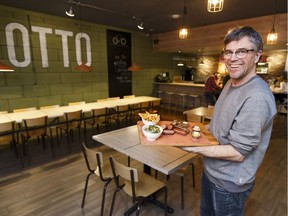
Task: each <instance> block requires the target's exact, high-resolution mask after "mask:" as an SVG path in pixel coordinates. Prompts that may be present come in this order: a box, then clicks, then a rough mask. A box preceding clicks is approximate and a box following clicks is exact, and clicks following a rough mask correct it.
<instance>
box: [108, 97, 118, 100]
mask: <svg viewBox="0 0 288 216" xmlns="http://www.w3.org/2000/svg"><path fill="white" fill-rule="evenodd" d="M119 99H120V97H109V98H106V100H119Z"/></svg>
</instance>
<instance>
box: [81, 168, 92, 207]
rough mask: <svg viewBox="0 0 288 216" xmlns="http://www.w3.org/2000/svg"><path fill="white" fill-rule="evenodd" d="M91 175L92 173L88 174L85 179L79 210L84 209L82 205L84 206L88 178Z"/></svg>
mask: <svg viewBox="0 0 288 216" xmlns="http://www.w3.org/2000/svg"><path fill="white" fill-rule="evenodd" d="M92 174H94V173H89V174H88V175H87V177H86V181H85V187H84V192H83V198H82V204H81V208H84V205H85V199H86V192H87V188H88V182H89V178H90V176H91V175H92Z"/></svg>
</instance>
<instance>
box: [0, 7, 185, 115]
mask: <svg viewBox="0 0 288 216" xmlns="http://www.w3.org/2000/svg"><path fill="white" fill-rule="evenodd" d="M13 22H15V23H20V24H22V25H23V26H25V27H26V29H27V30H28V32H29V41H30V48H31V58H32V59H31V60H32V61H31V64H29V65H28V66H27V67H21V68H20V67H14V70H15V71H14V72H0V111H1V110H8V111H12V110H13V109H16V108H24V107H32V106H36V107H40V106H46V105H53V104H60V105H67V104H68V102H73V101H83V100H84V101H86V102H91V101H96V100H97V99H99V98H105V97H109V95H108V88H109V87H108V66H107V50H106V29H107V28H108V29H113V30H119V31H125V32H130V33H132V38H133V37H134V36H135V40H134V39H133V40H132V42H133V41H135V48H134V49H132V50H135V53H134V54H132V56H135V60H136V62H137V64H138V65H140V66H141V67H142V68H143V70H142V71H139V72H134V73H133V74H132V91H133V92H132V94H135V95H138V96H140V95H151V93H152V89H153V81H154V77H155V76H156V75H157V74H159V73H162V72H169V73H170V75H171V76H173V75H179V74H181V73H182V72H183V71H179V68H177V67H176V66H175V65H173V64H172V57H171V54H168V53H158V52H153V51H152V45H151V38H150V37H149V36H147V35H146V34H143V33H140V32H136V33H134V32H131V31H129V30H125V29H118V28H113V27H110V26H109V27H108V26H103V25H98V24H94V23H87V22H84V21H82V22H81V25H80V21H79V20H75V19H71V18H60V17H56V16H49V15H46V14H41V13H36V12H31V11H26V10H20V9H16V8H11V7H6V6H2V5H0V60H1V61H2V62H3V63H5V64H9V65H11V63H10V62H9V60H8V54H7V45H6V37H5V26H6V25H7V24H9V23H13ZM31 26H40V27H45V28H51V29H52V30H53V33H52V34H46V39H47V50H48V59H49V67H48V68H43V67H42V62H41V52H40V42H39V33H36V32H33V31H31ZM55 29H61V30H66V31H72V32H73V37H68V47H69V50H68V52H69V62H70V65H69V67H68V68H66V67H64V65H63V57H62V56H63V55H62V43H61V36H59V35H56V34H55ZM81 29H82V32H85V33H87V34H88V35H89V36H90V39H91V51H92V65H91V66H92V68H93V71H92V72H88V73H87V72H78V71H75V70H74V69H73V68H74V67H75V66H76V51H75V35H76V33H78V32H80V31H81ZM14 42H15V47H16V56H17V60H19V61H20V60H21V58H23V59H24V57H23V55H24V54H23V43H22V38H21V34H20V32H19V33H17V32H16V33H14ZM180 70H183V69H180Z"/></svg>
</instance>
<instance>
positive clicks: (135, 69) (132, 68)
mask: <svg viewBox="0 0 288 216" xmlns="http://www.w3.org/2000/svg"><path fill="white" fill-rule="evenodd" d="M133 19H134V35H133V61H135V17H133ZM127 70H128V71H131V72H138V71H141V70H142V68H141V67H139V66H138V65H137V64H136V62H133V64H132V65H131V66H130V67H128V69H127Z"/></svg>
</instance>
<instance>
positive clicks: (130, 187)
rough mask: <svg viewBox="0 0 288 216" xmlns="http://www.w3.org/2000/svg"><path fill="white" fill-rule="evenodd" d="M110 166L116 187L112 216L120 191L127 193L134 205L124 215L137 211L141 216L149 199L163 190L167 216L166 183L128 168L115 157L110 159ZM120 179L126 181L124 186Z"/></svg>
mask: <svg viewBox="0 0 288 216" xmlns="http://www.w3.org/2000/svg"><path fill="white" fill-rule="evenodd" d="M110 164H111V168H112V173H113V178H114V182H115V185H116V189H115V191H114V194H113V199H112V203H111V210H110V216H112V214H113V209H114V203H115V199H116V194H117V192H119V191H120V190H123V191H124V192H125V193H127V194H128V195H129V196H131V197H132V201H133V204H134V205H133V206H132V207H131V208H130V209H129V210H128V211H126V212H125V214H124V215H130V213H132V212H133V211H134V210H136V209H137V213H136V215H139V213H140V210H141V207H142V206H143V204H144V203H145V202H146V201H149V198H151V196H152V195H153V194H155V193H156V192H158V191H160V190H163V191H164V194H165V196H164V210H165V212H164V215H166V214H167V187H166V186H165V184H164V183H162V182H161V181H159V180H157V179H155V178H153V177H152V176H150V175H148V174H146V173H144V172H139V171H138V170H137V169H135V168H131V167H127V166H126V165H124V164H122V163H120V162H118V161H117V160H115V159H114V158H113V157H110ZM119 177H121V178H122V179H123V180H124V183H123V184H120V181H119Z"/></svg>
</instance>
